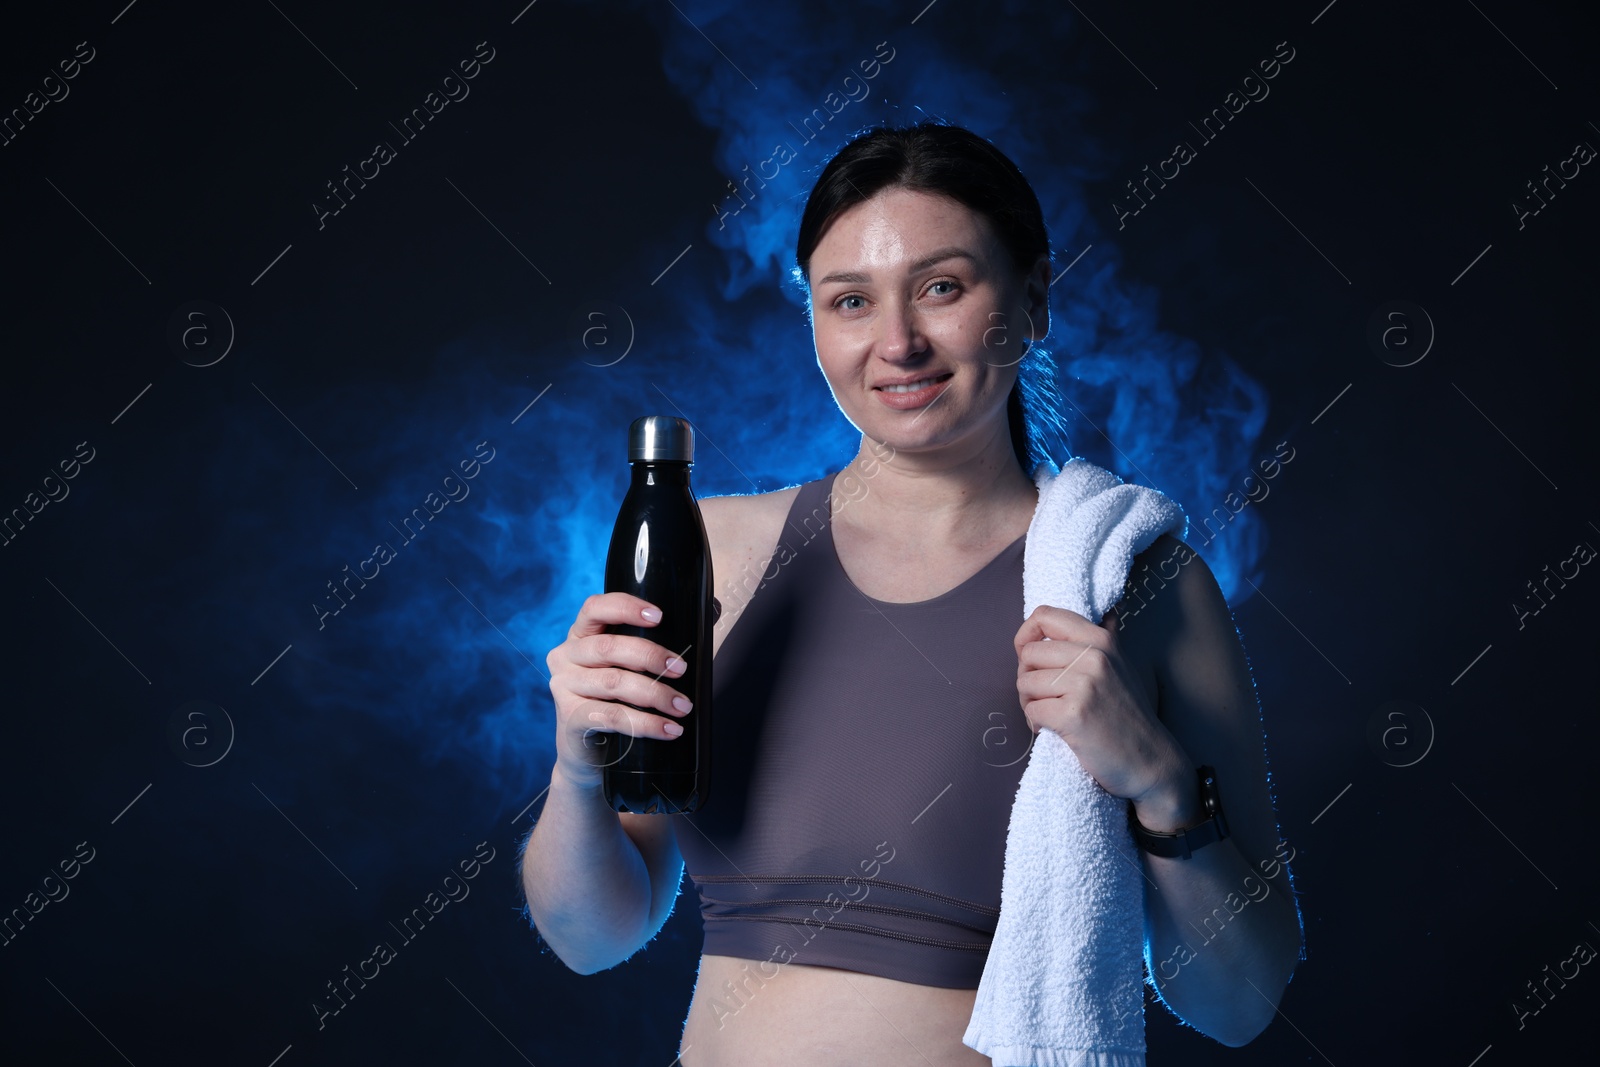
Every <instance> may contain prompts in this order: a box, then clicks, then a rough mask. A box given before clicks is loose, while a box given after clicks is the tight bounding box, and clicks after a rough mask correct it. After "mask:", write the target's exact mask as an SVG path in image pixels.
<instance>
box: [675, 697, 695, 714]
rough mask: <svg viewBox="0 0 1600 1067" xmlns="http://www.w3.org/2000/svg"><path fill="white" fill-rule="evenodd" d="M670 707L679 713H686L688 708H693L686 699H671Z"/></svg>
mask: <svg viewBox="0 0 1600 1067" xmlns="http://www.w3.org/2000/svg"><path fill="white" fill-rule="evenodd" d="M672 706H673V707H675V708H677V709H678V710H679V711H688V710H689V709H690V708H692V707H694V705H693V704H691V703H689V698H688V697H673V698H672Z"/></svg>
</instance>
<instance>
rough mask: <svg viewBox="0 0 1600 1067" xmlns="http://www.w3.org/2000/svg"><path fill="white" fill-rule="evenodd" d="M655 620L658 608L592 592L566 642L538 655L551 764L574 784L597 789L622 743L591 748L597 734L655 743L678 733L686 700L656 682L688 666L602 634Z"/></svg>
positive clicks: (650, 645) (640, 641) (650, 646)
mask: <svg viewBox="0 0 1600 1067" xmlns="http://www.w3.org/2000/svg"><path fill="white" fill-rule="evenodd" d="M660 621H661V611H660V609H659V608H657V607H656V606H655V605H654V604H651V603H650V602H649V601H647V600H641V599H640V598H639V597H636V596H630V595H629V594H627V593H600V594H596V595H594V596H591V597H589V599H587V600H585V601H584V602H583V607H582V608H580V609H579V611H578V617H577V619H576V620H575V621H574V622H573V624H572V628H571V629H570V630H568V631H567V639H566V640H565V641H563V642H561V644H559V645H557V646H556V647H555V648H553V649H551V650H550V652H549V654H548V655H546V656H545V664H546V665H547V666H549V668H550V695H551V696H552V697H554V698H555V704H556V764H557V766H558V767H559V768H560V769H561V771H562V773H563V774H565V775H566V777H567V778H569V779H570V780H572V781H573V782H575V783H577V784H579V785H586V786H593V787H595V788H598V787H599V785H600V781H601V776H602V771H603V769H604V767H605V765H606V763H607V761H608V760H609V761H614V760H615V759H617V757H618V756H619V755H620V754H621V751H622V749H623V746H624V745H625V744H626V742H622V741H620V740H619V739H617V738H611V739H609V742H610V743H608V744H607V745H605V746H604V747H600V746H597V745H596V744H595V743H594V740H593V738H592V735H593V734H594V733H595V732H596V731H602V732H608V733H618V734H626V735H629V736H632V737H648V738H652V739H660V740H671V739H672V738H674V737H676V736H678V734H681V733H682V732H683V730H682V727H680V726H678V724H677V723H676V722H674V721H673V720H674V719H680V718H682V717H683V716H684V715H685V714H686V713H687V711H688V708H687V707H686V705H688V704H689V699H688V698H687V697H685V696H684V695H683V694H681V693H679V692H678V691H677V690H676V689H673V688H672V687H671V686H670V685H668V684H667V683H666V682H664V681H661V680H660V679H662V678H678V677H681V676H682V674H683V672H684V671H685V670H687V669H688V666H687V664H685V663H684V662H683V661H682V660H681V659H679V658H678V657H677V656H676V655H675V654H674V653H673V652H672V651H670V650H669V649H666V648H664V647H662V646H661V645H658V644H656V643H655V642H654V641H651V640H649V639H648V638H644V637H628V636H624V635H622V634H612V633H606V632H605V628H606V627H607V626H612V625H622V626H654V625H656V624H657V623H658V622H660ZM674 701H676V702H677V704H676V706H674ZM629 705H633V706H632V707H630V706H629ZM640 708H649V709H651V711H648V712H647V711H640V710H639V709H640ZM654 711H660V712H661V713H662V714H660V715H656V714H652V712H654ZM673 729H675V730H677V731H678V733H677V734H674V733H670V732H669V730H673Z"/></svg>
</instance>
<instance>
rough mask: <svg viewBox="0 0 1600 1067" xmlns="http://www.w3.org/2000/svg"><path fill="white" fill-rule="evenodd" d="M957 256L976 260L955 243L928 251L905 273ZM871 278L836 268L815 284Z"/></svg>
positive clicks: (861, 281) (860, 281)
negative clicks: (935, 250)
mask: <svg viewBox="0 0 1600 1067" xmlns="http://www.w3.org/2000/svg"><path fill="white" fill-rule="evenodd" d="M958 256H959V257H961V258H963V259H969V260H971V261H972V262H973V263H974V264H976V263H977V262H978V257H977V256H975V255H973V254H972V253H971V252H968V251H967V250H966V249H965V248H960V247H958V246H956V245H951V246H950V247H949V248H941V249H939V250H938V251H937V252H930V253H928V254H927V255H925V256H923V257H922V258H921V259H919V260H917V261H916V262H915V263H913V264H911V266H910V267H908V268H906V273H907V274H916V273H918V272H920V271H925V270H927V269H928V268H929V267H931V266H933V265H934V264H935V263H940V262H943V261H944V260H947V259H954V258H956V257H958ZM871 280H872V277H871V276H870V275H868V274H866V273H864V272H862V271H858V270H838V271H834V272H833V273H832V274H829V275H827V276H826V277H824V278H822V279H820V280H819V281H817V283H816V284H817V285H826V284H827V283H829V282H844V283H846V284H848V285H865V284H866V283H868V282H870V281H871Z"/></svg>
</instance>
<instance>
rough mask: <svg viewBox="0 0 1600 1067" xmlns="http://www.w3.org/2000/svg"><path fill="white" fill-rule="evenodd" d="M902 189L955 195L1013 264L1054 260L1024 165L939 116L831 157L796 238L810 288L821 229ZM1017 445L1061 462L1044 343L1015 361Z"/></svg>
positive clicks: (1023, 268) (1025, 454) (1012, 403)
mask: <svg viewBox="0 0 1600 1067" xmlns="http://www.w3.org/2000/svg"><path fill="white" fill-rule="evenodd" d="M890 187H898V188H904V189H912V190H916V191H918V192H925V193H935V194H938V195H941V196H946V197H949V198H950V199H952V200H955V201H957V202H958V203H961V204H963V205H965V206H966V207H968V208H970V209H971V210H973V211H976V212H977V213H978V214H980V215H982V216H984V217H985V218H986V219H988V220H989V223H990V224H991V225H992V226H993V227H994V229H995V232H996V233H997V234H998V236H999V238H1000V242H1001V244H1002V245H1004V247H1005V249H1006V251H1007V252H1008V253H1009V254H1010V256H1011V261H1012V264H1013V265H1014V266H1015V268H1016V269H1017V270H1018V271H1020V272H1023V273H1027V272H1028V271H1030V270H1032V269H1033V266H1034V264H1035V263H1037V262H1038V260H1039V257H1040V256H1044V257H1046V258H1049V256H1050V237H1049V234H1048V232H1047V231H1046V229H1045V224H1044V213H1043V212H1042V211H1041V210H1040V209H1039V198H1038V197H1037V196H1036V195H1034V192H1033V187H1032V186H1030V185H1029V184H1028V179H1027V178H1025V177H1023V175H1022V171H1021V170H1019V169H1018V168H1017V165H1016V164H1015V163H1013V162H1012V161H1011V160H1010V158H1008V157H1007V156H1006V155H1005V153H1003V152H1001V151H1000V150H999V149H998V148H996V147H995V146H994V145H993V144H991V143H990V142H988V141H987V140H985V139H984V138H982V137H979V136H978V135H977V134H975V133H973V132H972V131H971V130H968V129H964V128H963V127H960V126H951V125H948V124H945V123H940V122H923V123H918V124H917V125H915V126H903V127H891V126H876V127H872V128H870V129H868V130H867V131H866V132H865V133H861V134H858V135H857V136H856V137H855V138H854V139H852V140H851V141H850V142H849V143H848V144H846V145H845V146H844V147H843V148H841V149H840V150H839V151H838V153H837V154H835V155H834V157H833V158H832V159H831V160H829V161H828V164H827V166H825V167H824V168H823V170H822V174H821V176H820V177H818V178H817V183H816V185H815V186H813V187H812V189H811V196H810V198H809V199H808V200H807V201H806V208H805V212H804V214H802V215H801V217H800V234H799V237H798V239H797V240H796V242H795V268H794V277H795V279H796V281H797V282H798V283H799V285H800V287H801V289H802V291H804V292H806V294H807V295H808V296H809V294H810V283H809V281H808V279H807V275H808V274H809V272H810V269H811V255H812V253H813V252H815V251H816V247H817V243H818V242H819V241H820V240H821V239H822V233H823V231H824V230H825V229H827V227H828V224H829V223H831V222H832V221H833V220H834V218H835V217H837V216H838V215H839V213H840V212H842V211H845V210H847V209H849V208H851V207H854V206H855V205H856V204H859V203H862V202H864V201H866V200H870V199H872V197H874V196H876V195H877V194H878V193H880V192H882V191H883V190H884V189H887V188H890ZM1006 418H1007V423H1008V425H1009V426H1010V429H1011V447H1012V450H1013V451H1014V452H1015V453H1016V455H1017V462H1018V463H1020V464H1021V465H1022V470H1023V473H1025V474H1027V475H1029V476H1030V477H1031V476H1032V474H1033V471H1034V469H1035V468H1036V467H1037V466H1038V465H1039V464H1040V463H1048V464H1049V465H1050V466H1051V468H1052V469H1054V468H1055V467H1056V463H1055V460H1054V458H1053V457H1052V456H1051V454H1050V451H1049V449H1048V447H1047V445H1046V441H1045V438H1046V436H1047V435H1048V434H1049V433H1050V432H1052V431H1054V432H1055V433H1057V434H1061V433H1062V432H1063V430H1064V425H1065V420H1064V419H1063V418H1062V415H1061V394H1060V391H1059V390H1058V389H1057V387H1056V377H1055V361H1054V360H1053V359H1052V358H1051V357H1050V354H1049V353H1048V352H1046V351H1045V350H1043V349H1042V348H1040V346H1039V345H1038V344H1033V345H1031V346H1030V347H1029V348H1028V350H1027V354H1026V355H1024V356H1023V357H1022V359H1021V361H1020V362H1019V363H1018V366H1017V383H1016V385H1014V386H1013V387H1012V389H1011V395H1010V397H1009V398H1008V399H1007V400H1006Z"/></svg>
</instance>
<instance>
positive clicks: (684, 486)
mask: <svg viewBox="0 0 1600 1067" xmlns="http://www.w3.org/2000/svg"><path fill="white" fill-rule="evenodd" d="M628 462H629V463H630V464H631V465H632V467H633V478H632V481H631V482H630V483H629V485H628V493H627V495H626V496H625V497H623V499H622V510H621V511H620V512H619V513H618V515H617V524H616V526H615V527H614V528H613V529H612V531H611V547H610V549H609V551H607V553H606V580H605V591H606V592H608V593H613V592H623V593H631V594H632V595H634V596H636V597H641V598H643V599H645V600H648V601H649V602H650V603H652V604H654V605H655V606H656V607H658V608H660V609H661V621H660V622H659V623H657V624H656V625H654V626H608V627H607V628H606V629H607V631H608V632H610V633H618V634H628V635H630V636H635V637H644V638H647V639H648V640H651V641H654V642H655V643H656V644H658V645H661V646H663V647H665V648H666V649H667V650H668V651H669V652H671V653H673V654H674V655H676V656H677V657H678V658H679V659H682V660H683V661H684V662H686V663H687V664H688V665H689V666H688V670H686V671H684V673H683V674H682V675H681V676H680V677H677V678H669V677H666V676H665V675H663V676H662V677H661V678H660V681H662V682H665V683H666V684H667V685H670V686H671V687H672V688H674V689H676V690H678V692H680V693H682V694H683V695H684V696H686V697H688V698H689V699H690V701H692V702H693V704H694V707H693V709H692V710H691V711H690V712H689V714H687V715H685V716H683V717H682V718H674V721H676V722H677V723H678V724H679V725H680V726H682V727H683V733H682V734H681V735H679V736H678V737H674V738H669V739H667V740H657V739H655V738H649V737H633V736H630V735H628V734H620V733H599V734H596V735H594V741H595V743H597V744H599V745H603V750H602V752H601V755H602V756H603V759H604V771H603V774H604V784H603V789H604V793H605V798H606V802H607V803H609V804H610V805H611V807H612V808H614V809H616V810H617V811H629V812H636V813H638V814H641V815H651V814H660V815H676V814H679V813H682V812H692V811H697V810H699V808H700V807H701V805H703V804H704V803H705V799H706V791H707V789H708V788H709V786H710V771H711V628H712V626H713V625H714V624H715V622H716V618H715V614H714V608H713V598H712V588H711V580H712V575H711V548H710V546H709V544H708V543H707V541H706V528H705V524H704V522H703V521H702V520H701V518H700V506H699V505H698V504H696V503H695V499H694V494H693V493H692V492H690V490H689V468H690V467H692V466H693V465H694V429H693V428H692V427H691V426H690V425H689V423H688V421H687V420H684V419H678V418H672V417H670V416H666V415H647V416H645V417H644V418H640V419H635V420H634V421H633V424H632V425H631V426H629V427H628ZM645 714H649V715H661V714H662V713H661V712H659V711H656V710H654V709H645ZM663 717H665V716H663Z"/></svg>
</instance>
